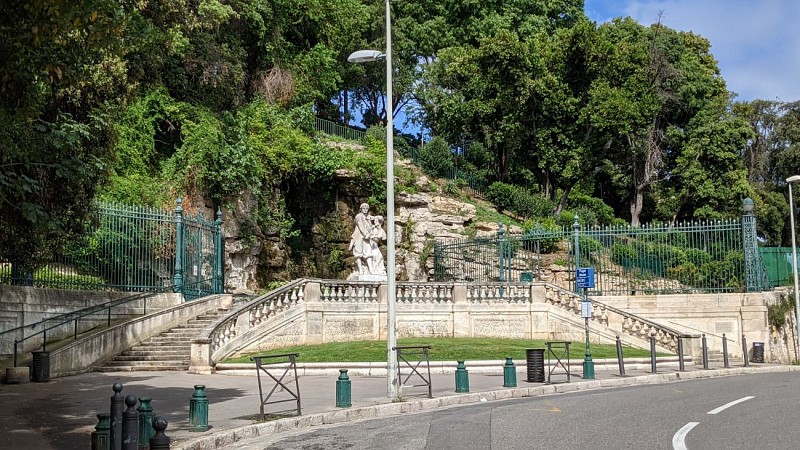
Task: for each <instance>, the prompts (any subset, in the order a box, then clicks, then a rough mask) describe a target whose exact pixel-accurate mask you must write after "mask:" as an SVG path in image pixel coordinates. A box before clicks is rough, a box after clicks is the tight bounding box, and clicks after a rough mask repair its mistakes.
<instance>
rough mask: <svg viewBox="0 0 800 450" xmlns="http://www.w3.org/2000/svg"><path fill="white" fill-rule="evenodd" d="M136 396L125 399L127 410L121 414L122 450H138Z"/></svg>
mask: <svg viewBox="0 0 800 450" xmlns="http://www.w3.org/2000/svg"><path fill="white" fill-rule="evenodd" d="M136 401H137V400H136V396H133V395H129V396H127V397H125V406H127V407H128V408H127V409H126V410H125V411H124V412H123V413H122V450H139V411H137V410H136Z"/></svg>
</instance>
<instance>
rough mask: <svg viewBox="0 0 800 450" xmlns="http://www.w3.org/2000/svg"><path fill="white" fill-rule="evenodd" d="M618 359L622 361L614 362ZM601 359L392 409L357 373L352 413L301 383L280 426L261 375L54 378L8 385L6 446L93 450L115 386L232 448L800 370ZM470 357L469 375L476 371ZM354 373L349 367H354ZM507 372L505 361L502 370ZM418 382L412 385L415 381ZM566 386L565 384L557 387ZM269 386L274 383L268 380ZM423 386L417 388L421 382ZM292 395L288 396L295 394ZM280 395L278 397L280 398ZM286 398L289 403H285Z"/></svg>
mask: <svg viewBox="0 0 800 450" xmlns="http://www.w3.org/2000/svg"><path fill="white" fill-rule="evenodd" d="M614 362H616V361H614ZM601 363H602V361H596V362H595V364H596V367H597V368H599V369H597V370H596V374H595V380H583V379H581V378H580V370H581V367H580V364H574V365H573V366H572V369H573V375H572V376H571V382H570V383H566V382H565V381H566V376H565V375H563V374H562V375H558V376H556V375H555V374H554V376H553V380H552V381H553V382H554V383H553V384H547V383H528V382H527V381H526V374H525V366H524V364H523V365H522V366H521V367H517V369H518V371H517V387H516V388H504V387H503V375H502V370H501V369H500V370H498V371H496V372H495V373H472V372H470V374H469V387H470V393H466V394H456V393H455V392H454V390H455V376H454V374H453V373H439V374H434V375H432V386H433V397H434V398H433V399H428V398H427V397H426V395H425V394H427V390H426V388H424V387H421V388H413V389H408V390H405V391H404V400H405V401H404V402H399V403H391V402H389V401H388V399H387V396H386V391H387V386H386V377H385V376H374V375H372V376H370V375H353V376H351V387H352V407H351V408H347V409H342V408H337V407H336V405H335V403H336V379H337V377H336V376H334V375H330V374H328V375H303V376H300V377H299V384H300V393H301V402H302V415H301V416H300V417H292V418H287V419H281V420H277V421H271V422H261V421H260V420H259V404H260V401H259V393H258V380H257V378H256V377H255V376H233V375H222V374H214V375H194V374H188V373H185V372H124V373H120V372H118V373H86V374H82V375H77V376H72V377H66V378H57V379H52V380H50V381H48V382H45V383H25V384H17V385H0V404H2V405H3V407H2V408H0V448H9V449H40V450H47V449H86V448H88V447H89V446H90V443H91V438H90V436H91V432H92V431H94V427H95V425H96V424H97V417H96V414H97V413H99V412H108V410H109V405H110V397H111V395H113V391H112V390H111V386H112V384H113V383H114V382H116V381H119V382H121V383H122V384H123V386H124V389H123V391H122V394H123V395H135V396H137V397H143V396H146V397H151V398H152V399H153V400H152V406H153V410H154V413H155V414H156V415H161V416H164V417H165V418H166V419H167V420H168V422H169V426H168V428H167V432H166V434H167V435H168V436H169V437H170V438H171V439H172V448H173V449H179V448H180V449H190V448H192V449H197V448H204V449H206V448H223V447H225V446H229V445H232V444H233V443H234V442H237V441H240V440H242V439H245V438H248V437H255V436H258V435H265V434H269V433H274V432H277V431H280V430H283V429H293V428H298V427H304V426H313V425H319V424H323V423H337V422H344V421H349V420H356V419H360V418H366V417H379V416H386V415H390V414H397V413H401V412H408V411H415V410H421V409H432V408H438V407H446V406H451V405H456V404H467V403H474V402H480V401H492V400H499V399H502V398H511V397H523V396H530V395H543V394H548V393H555V392H567V391H571V390H579V389H593V388H600V387H612V386H624V385H634V384H649V383H662V382H670V381H675V380H679V379H685V378H697V377H709V376H725V375H732V374H737V373H753V372H759V371H789V370H800V367H794V366H771V365H764V364H751V367H749V368H742V367H741V365H739V367H733V368H731V369H715V367H716V368H718V367H721V365H722V364H721V363H719V364H712V369H711V370H703V369H702V368H698V367H697V366H690V365H688V364H687V367H686V369H687V371H686V372H678V371H677V364H670V365H669V366H668V367H667V366H666V365H661V364H660V365H659V370H658V373H657V374H651V373H650V366H649V364H639V365H637V366H633V365H631V364H627V365H626V375H627V376H626V377H620V376H619V374H618V372H617V370H611V367H615V366H603V365H602V364H601ZM469 364H470V363H469V361H468V362H467V364H466V365H467V369H469V368H470V365H469ZM345 367H346V366H345ZM500 367H502V365H500ZM412 381H413V379H412ZM556 381H558V383H556ZM262 382H263V383H264V387H265V388H266V389H269V388H271V386H272V384H270V385H269V387H267V386H266V385H267V382H266V381H265V380H264V378H263V377H262ZM196 384H202V385H205V386H206V393H207V397H208V400H209V425H210V429H209V430H208V431H205V432H202V433H197V432H190V431H189V424H188V415H189V402H190V400H191V398H192V394H193V392H194V388H193V386H194V385H196ZM413 384H416V383H413ZM283 394H284V397H283V398H288V396H287V395H285V393H283ZM276 395H278V394H276ZM278 398H280V397H278ZM294 407H295V403H294V402H287V403H283V404H280V405H272V406H269V408H271V409H268V412H277V411H278V410H280V409H290V408H294Z"/></svg>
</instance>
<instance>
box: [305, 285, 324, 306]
mask: <svg viewBox="0 0 800 450" xmlns="http://www.w3.org/2000/svg"><path fill="white" fill-rule="evenodd" d="M320 297H322V291H321V290H320V287H319V283H312V282H309V283H306V285H305V286H303V300H304V301H305V302H306V303H319V299H320Z"/></svg>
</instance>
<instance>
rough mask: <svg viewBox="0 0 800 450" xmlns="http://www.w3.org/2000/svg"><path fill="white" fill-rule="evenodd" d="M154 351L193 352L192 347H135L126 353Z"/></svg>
mask: <svg viewBox="0 0 800 450" xmlns="http://www.w3.org/2000/svg"><path fill="white" fill-rule="evenodd" d="M153 350H161V351H167V352H172V351H175V352H190V351H192V346H191V345H135V346H133V347H131V348H129V349H128V350H126V352H151V351H153Z"/></svg>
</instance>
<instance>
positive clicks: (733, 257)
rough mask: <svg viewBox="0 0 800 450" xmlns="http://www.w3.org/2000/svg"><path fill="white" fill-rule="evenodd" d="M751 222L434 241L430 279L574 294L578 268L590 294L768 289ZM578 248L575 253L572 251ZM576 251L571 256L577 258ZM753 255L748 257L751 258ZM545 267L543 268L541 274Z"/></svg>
mask: <svg viewBox="0 0 800 450" xmlns="http://www.w3.org/2000/svg"><path fill="white" fill-rule="evenodd" d="M753 220H754V218H753V217H752V216H745V218H743V219H742V220H741V221H739V220H728V221H713V222H704V223H687V224H679V225H674V226H666V225H648V226H641V227H631V226H619V227H602V228H586V227H581V226H580V225H578V224H577V221H576V223H575V225H573V227H572V229H567V228H565V229H556V230H546V229H541V228H537V229H534V230H532V231H531V232H529V233H526V234H512V235H509V234H506V233H504V230H503V229H502V227H500V229H499V231H498V233H497V235H496V236H494V237H489V238H481V239H464V240H449V241H437V242H436V243H435V247H434V277H435V279H436V281H467V282H492V281H494V282H498V281H500V282H503V281H530V280H534V279H538V280H543V281H549V282H553V283H556V284H564V285H565V286H564V287H569V288H571V289H573V290H574V289H575V285H574V276H573V274H574V270H575V268H576V267H593V268H594V269H595V287H594V288H593V289H589V290H588V292H587V294H589V295H625V294H638V295H641V294H669V293H701V292H747V291H759V290H767V289H769V288H770V284H769V282H768V281H767V276H766V270H765V269H764V264H763V262H762V261H761V257H760V255H759V254H758V252H757V251H756V252H752V251H749V248H751V246H750V245H749V244H748V242H749V241H752V242H755V227H754V223H752V226H751V222H752V221H753ZM576 248H577V249H578V251H577V252H576V251H575V249H576ZM576 253H577V258H576ZM753 253H754V254H753ZM545 269H547V270H545Z"/></svg>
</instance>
